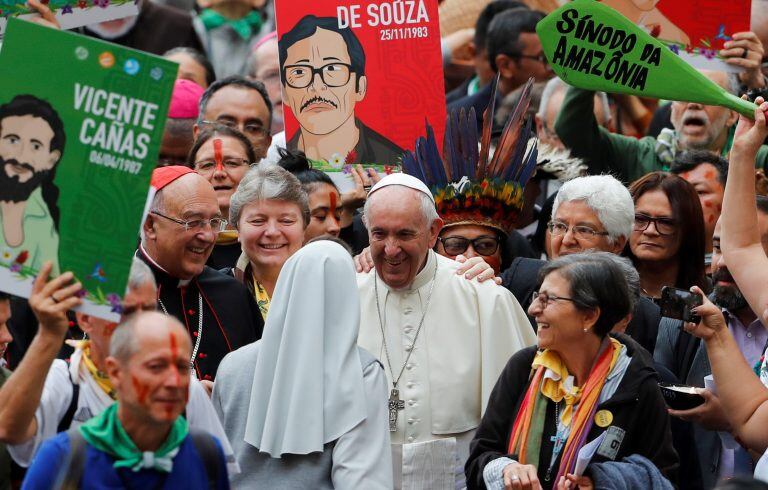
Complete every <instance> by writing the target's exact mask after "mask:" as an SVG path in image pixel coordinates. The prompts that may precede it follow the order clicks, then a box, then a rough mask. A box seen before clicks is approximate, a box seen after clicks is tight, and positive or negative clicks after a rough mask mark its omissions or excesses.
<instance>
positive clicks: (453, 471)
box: [357, 250, 536, 489]
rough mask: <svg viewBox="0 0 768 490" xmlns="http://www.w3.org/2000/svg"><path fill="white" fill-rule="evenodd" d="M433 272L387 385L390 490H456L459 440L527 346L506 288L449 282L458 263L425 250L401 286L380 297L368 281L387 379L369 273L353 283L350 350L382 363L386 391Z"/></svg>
mask: <svg viewBox="0 0 768 490" xmlns="http://www.w3.org/2000/svg"><path fill="white" fill-rule="evenodd" d="M435 264H437V276H436V279H435V281H436V283H435V288H434V293H433V296H432V300H431V303H430V305H429V308H428V310H427V313H426V317H425V318H424V324H423V326H422V330H421V334H419V336H418V339H417V341H416V345H415V347H414V349H413V353H412V354H411V357H410V359H409V360H408V362H407V364H405V369H404V370H403V375H402V378H401V379H400V381H399V382H398V386H397V388H398V390H399V391H400V399H401V400H403V401H404V402H405V407H404V409H403V410H400V411H398V417H397V432H393V433H391V436H392V456H393V464H394V467H395V471H394V479H395V487H396V488H403V489H446V488H451V489H452V488H455V487H463V486H464V462H465V461H466V459H467V456H468V452H469V442H470V441H471V440H472V437H473V435H474V433H475V428H476V427H477V426H478V424H479V423H480V418H481V416H482V414H483V412H484V411H485V406H486V403H487V402H488V396H489V395H490V393H491V390H492V389H493V387H494V385H495V384H496V381H497V379H498V377H499V375H500V374H501V371H502V369H503V368H504V366H505V365H506V363H507V361H508V360H509V358H510V357H511V356H512V355H513V354H514V353H515V352H517V351H518V350H520V349H522V348H524V347H528V346H531V345H533V344H534V343H535V342H536V335H535V334H534V332H533V329H532V328H531V324H530V322H529V321H528V318H527V317H526V315H525V312H524V311H523V309H522V308H521V307H520V305H519V303H518V302H517V300H516V299H515V298H514V296H512V294H511V293H510V292H509V291H508V290H507V289H506V288H503V287H501V286H497V285H496V284H494V283H493V282H492V281H487V282H485V283H482V284H481V283H478V282H477V281H476V280H471V281H468V280H466V279H465V278H464V277H463V276H460V275H457V274H456V268H457V267H458V266H459V265H460V264H458V263H457V262H455V261H453V260H450V259H447V258H445V257H442V256H440V255H438V254H436V253H435V252H433V251H431V250H430V251H429V254H428V257H427V264H426V265H425V267H424V268H423V269H422V270H421V271H420V272H419V274H418V275H417V276H416V279H415V280H414V282H413V284H412V285H411V287H410V288H407V289H401V290H390V289H389V288H388V287H387V285H386V284H384V282H383V281H382V280H381V278H377V279H376V281H377V283H378V291H379V304H380V306H381V314H382V320H383V322H384V324H385V328H384V331H385V333H386V342H387V344H386V345H387V349H388V350H389V356H390V359H391V362H392V370H394V373H392V372H391V371H390V367H389V365H388V363H387V356H386V353H385V352H384V345H383V343H382V333H381V327H380V324H379V316H378V314H377V309H376V297H375V294H374V278H375V277H376V273H375V271H371V273H369V274H358V276H357V279H358V281H357V284H358V287H359V289H360V308H361V312H362V314H361V320H360V334H359V345H360V346H361V347H363V348H364V349H367V350H368V351H369V352H371V353H372V354H373V355H375V356H377V357H378V358H379V360H381V362H382V364H384V367H385V370H386V374H387V379H388V381H389V389H390V390H391V389H392V380H393V379H394V378H393V376H394V377H395V378H396V377H397V376H398V375H399V373H400V369H401V368H402V367H403V364H404V363H405V359H406V356H407V355H408V352H407V349H408V348H409V347H410V346H411V344H412V343H413V341H414V336H415V335H416V330H417V328H418V326H419V321H420V320H421V317H422V314H423V312H424V308H425V307H426V303H427V297H428V296H429V290H430V285H431V284H430V283H431V282H432V277H433V276H434V275H435Z"/></svg>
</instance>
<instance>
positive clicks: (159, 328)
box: [109, 311, 192, 365]
mask: <svg viewBox="0 0 768 490" xmlns="http://www.w3.org/2000/svg"><path fill="white" fill-rule="evenodd" d="M171 338H173V341H171ZM146 343H150V344H156V343H159V344H167V345H168V346H169V347H170V345H171V343H173V344H175V347H176V349H177V350H179V351H183V352H185V353H188V355H189V356H191V355H192V353H191V348H192V345H191V342H190V340H189V335H188V334H187V331H186V330H185V329H184V327H183V326H182V325H181V322H179V320H177V319H176V318H175V317H172V316H168V315H166V314H164V313H160V312H157V311H148V312H139V313H136V314H135V315H131V316H130V317H128V319H127V320H126V321H124V322H123V323H121V324H120V325H119V326H118V327H117V329H115V332H114V333H113V334H112V339H111V340H110V343H109V355H110V356H112V357H114V358H115V359H116V360H117V361H118V362H119V363H120V364H123V365H127V364H129V363H130V362H131V359H132V358H133V356H134V355H135V354H136V353H137V352H139V350H141V346H142V344H146Z"/></svg>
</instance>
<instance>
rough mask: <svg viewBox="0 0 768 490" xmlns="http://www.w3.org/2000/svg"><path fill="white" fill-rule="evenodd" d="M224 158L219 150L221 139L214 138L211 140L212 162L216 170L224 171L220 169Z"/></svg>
mask: <svg viewBox="0 0 768 490" xmlns="http://www.w3.org/2000/svg"><path fill="white" fill-rule="evenodd" d="M223 158H224V157H223V156H222V150H221V139H219V138H216V139H214V140H213V160H214V161H215V162H216V170H224V169H223V167H222V163H221V161H222V159H223Z"/></svg>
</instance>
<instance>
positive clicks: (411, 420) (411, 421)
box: [408, 418, 416, 425]
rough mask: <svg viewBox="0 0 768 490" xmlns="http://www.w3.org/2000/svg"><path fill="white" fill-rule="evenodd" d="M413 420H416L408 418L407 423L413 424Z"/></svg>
mask: <svg viewBox="0 0 768 490" xmlns="http://www.w3.org/2000/svg"><path fill="white" fill-rule="evenodd" d="M414 422H416V419H414V418H410V419H408V424H409V425H413V423H414Z"/></svg>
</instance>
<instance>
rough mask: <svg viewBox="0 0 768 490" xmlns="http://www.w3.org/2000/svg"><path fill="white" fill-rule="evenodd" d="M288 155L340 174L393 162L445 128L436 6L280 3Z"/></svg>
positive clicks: (431, 1)
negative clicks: (292, 152) (428, 130)
mask: <svg viewBox="0 0 768 490" xmlns="http://www.w3.org/2000/svg"><path fill="white" fill-rule="evenodd" d="M275 10H276V12H275V16H276V20H277V32H278V45H279V47H280V65H281V76H282V84H283V99H284V104H285V108H286V109H285V130H286V131H285V134H286V142H287V146H288V148H289V149H298V150H301V151H304V152H305V153H306V154H307V156H308V157H309V158H310V159H312V160H315V161H324V162H328V163H329V164H333V167H335V168H338V167H339V166H343V165H344V164H349V163H364V164H379V165H393V164H398V163H399V161H400V157H401V155H402V152H403V150H409V149H412V148H413V145H414V142H415V141H416V139H417V137H419V136H421V135H422V134H423V132H424V120H425V118H426V119H427V120H429V122H430V124H432V126H433V127H434V128H435V130H436V132H437V134H438V136H440V138H439V139H440V140H442V133H443V129H444V127H445V90H444V86H443V70H442V57H441V52H440V29H439V25H438V14H437V0H396V1H384V0H374V1H370V0H366V1H362V0H359V1H354V0H353V1H350V0H316V1H313V2H296V1H295V0H278V1H277V2H276V6H275Z"/></svg>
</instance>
